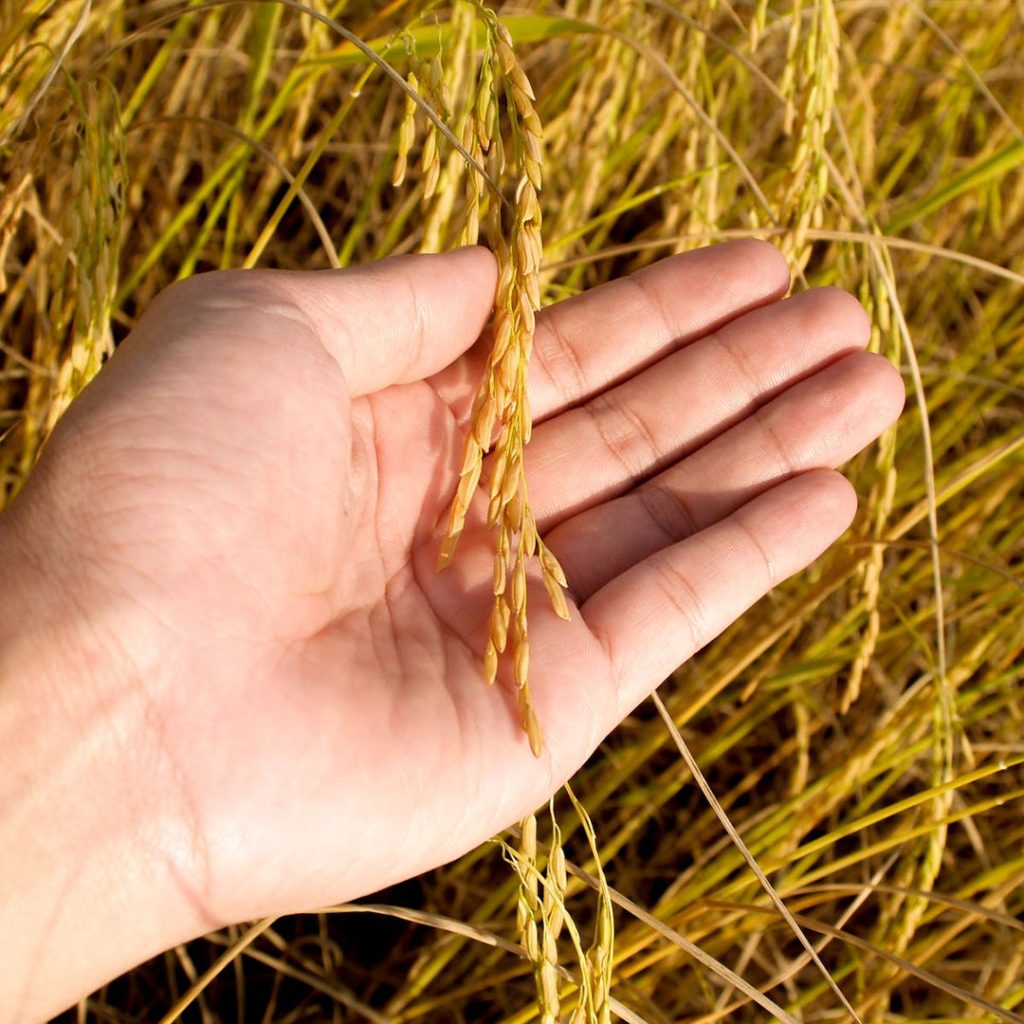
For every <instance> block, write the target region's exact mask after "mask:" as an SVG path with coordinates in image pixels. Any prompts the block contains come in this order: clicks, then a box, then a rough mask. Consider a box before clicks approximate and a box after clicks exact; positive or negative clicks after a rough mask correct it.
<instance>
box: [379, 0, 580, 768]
mask: <svg viewBox="0 0 1024 1024" xmlns="http://www.w3.org/2000/svg"><path fill="white" fill-rule="evenodd" d="M472 8H473V10H475V12H476V14H475V16H476V17H477V18H479V19H480V20H481V21H482V22H483V24H484V26H485V28H486V36H485V43H484V48H483V58H482V61H483V63H482V66H481V70H480V72H479V74H478V75H476V76H475V82H476V89H477V92H476V95H475V96H474V97H473V98H472V102H471V104H470V105H469V108H468V109H467V112H466V116H465V119H464V121H463V122H462V124H461V127H460V131H461V137H462V141H463V145H464V146H465V147H466V149H467V150H468V151H470V152H472V153H473V154H474V155H477V156H479V157H480V159H481V160H483V161H485V163H486V166H487V171H488V173H489V174H490V176H491V177H492V178H493V180H495V181H497V182H498V183H499V185H500V186H502V187H504V186H505V179H506V172H507V171H511V179H512V180H511V184H513V185H514V190H513V194H512V197H511V199H510V198H509V197H508V196H507V195H505V194H502V195H489V196H486V204H487V211H488V212H487V218H486V229H487V239H488V242H489V244H490V245H491V248H492V249H493V251H494V254H495V258H496V259H497V261H498V268H499V274H498V284H497V288H496V292H495V303H494V316H493V328H492V338H493V341H492V344H491V352H490V356H489V358H488V360H487V371H486V376H485V378H484V380H482V381H481V383H480V387H479V389H478V392H477V399H476V401H475V403H474V406H473V411H472V414H471V417H470V425H469V437H470V438H471V439H472V444H470V442H469V441H467V448H466V452H465V454H464V459H463V466H462V470H461V473H460V477H461V479H460V483H459V488H458V493H457V494H456V496H455V499H454V505H455V506H457V507H456V508H454V509H453V513H452V516H451V517H450V524H449V529H448V535H447V537H446V538H445V539H444V541H443V542H442V545H441V558H440V562H441V564H444V565H447V564H448V563H449V562H450V561H451V558H452V555H453V553H454V549H455V544H456V543H457V541H458V537H459V534H460V533H461V531H462V530H463V528H464V526H465V522H466V516H467V514H468V507H469V503H470V501H471V499H472V492H474V491H475V489H476V486H477V482H478V479H479V475H478V474H477V473H476V464H477V459H478V453H482V452H485V451H488V450H489V449H490V448H491V445H492V442H493V445H494V456H493V458H492V460H491V463H490V466H489V482H488V505H487V518H486V521H487V525H488V526H489V527H490V528H491V529H493V530H495V531H496V533H497V540H496V545H495V546H496V551H497V554H496V556H495V559H494V576H493V580H492V590H493V593H494V599H495V605H494V608H493V610H492V614H491V618H490V626H489V630H488V633H489V635H488V643H487V649H486V655H485V658H486V663H487V665H486V673H485V674H486V675H487V676H488V678H494V677H495V676H496V674H497V660H498V659H499V658H500V657H501V656H502V655H503V654H504V653H505V652H506V651H508V652H509V653H510V655H511V657H512V660H513V666H514V676H515V680H516V685H517V687H518V688H519V690H520V692H521V694H522V695H523V698H524V701H525V703H524V705H523V706H524V708H526V709H529V714H526V713H525V712H524V714H523V716H522V717H523V728H524V730H525V731H526V732H527V734H528V739H529V741H530V746H531V749H533V750H534V752H535V753H537V752H539V750H540V747H541V739H540V723H539V721H538V720H537V716H536V714H535V712H534V711H533V705H532V701H531V699H530V694H529V646H528V643H527V640H526V570H527V563H528V562H529V561H530V560H531V559H533V558H534V557H536V555H537V553H538V552H540V554H541V556H542V558H543V554H544V551H545V550H546V549H544V548H543V546H542V545H541V544H540V539H539V537H538V536H537V530H536V522H535V520H534V518H533V515H532V513H531V512H530V507H529V502H528V500H527V495H526V483H525V476H524V472H523V465H524V462H523V451H524V448H525V446H526V445H527V444H528V443H529V440H530V436H531V433H532V427H533V424H532V423H531V421H530V406H529V401H528V399H527V394H526V380H527V369H528V365H529V359H530V354H531V352H532V349H533V333H534V330H535V329H536V314H537V311H538V310H539V309H540V304H541V287H540V268H541V263H542V259H543V251H544V245H543V241H542V238H541V222H542V213H541V207H540V200H539V197H538V191H539V189H540V187H541V164H542V160H543V142H542V139H543V129H542V126H541V121H540V117H539V116H538V114H537V110H536V107H535V100H536V92H535V91H534V88H533V85H532V84H531V82H530V79H529V76H528V75H527V74H526V71H525V70H524V69H523V67H522V65H521V64H520V63H519V60H518V58H517V57H516V54H515V48H514V46H513V41H512V36H511V34H510V33H509V31H508V29H507V28H506V26H504V25H502V24H501V22H500V21H499V20H498V18H497V17H496V15H495V14H494V13H493V12H492V11H490V10H488V9H487V8H486V7H483V6H482V5H472ZM467 9H469V8H468V7H467ZM460 17H461V15H460ZM501 112H504V117H505V118H507V126H504V127H505V128H506V130H505V131H503V130H502V128H503V126H502V125H501V124H499V119H500V117H501ZM407 116H408V109H407ZM403 130H404V123H403ZM406 137H407V136H406V135H402V134H401V132H400V143H401V142H402V140H403V139H405V138H406ZM435 149H436V147H435V146H434V145H433V144H432V143H430V142H429V140H428V142H427V143H425V146H424V151H425V152H424V166H425V167H426V164H427V162H428V159H427V158H428V157H429V158H430V161H431V162H432V161H433V160H434V154H435ZM399 150H400V152H401V151H402V146H401V145H400V146H399ZM425 174H426V172H425ZM466 180H467V190H468V191H467V197H469V198H468V202H467V218H472V222H471V223H467V227H466V230H465V232H464V235H470V236H472V237H475V235H476V233H477V231H478V230H479V220H480V208H481V205H482V203H483V199H484V196H483V195H481V194H480V192H479V191H478V189H477V185H478V176H477V175H475V173H473V172H472V171H470V172H468V173H467V179H466ZM471 183H472V184H471ZM434 184H435V183H434V182H433V180H432V179H431V178H428V192H429V191H431V190H432V186H433V185H434ZM495 434H497V437H495ZM480 457H482V455H481V456H480ZM548 561H549V562H551V563H553V564H554V565H555V566H557V561H554V556H553V555H550V554H549V556H548ZM510 567H511V568H510ZM542 569H543V578H544V585H545V587H546V588H547V591H548V595H549V597H550V600H551V605H552V608H553V609H554V611H555V614H557V615H559V616H560V617H562V618H568V616H569V609H568V603H567V602H566V600H565V596H564V594H561V593H560V591H559V589H558V588H559V587H560V586H564V585H565V583H564V579H565V577H564V574H563V573H562V571H561V568H560V567H558V568H556V569H554V570H552V569H550V568H545V567H544V564H543V562H542ZM510 572H511V581H509V578H508V577H509V573H510ZM559 580H561V583H559ZM507 588H510V590H511V593H510V594H508V595H507V594H506V589H507ZM510 616H514V621H515V627H516V628H515V629H514V635H513V639H512V642H511V644H509V643H508V637H507V633H508V626H509V617H510Z"/></svg>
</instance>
